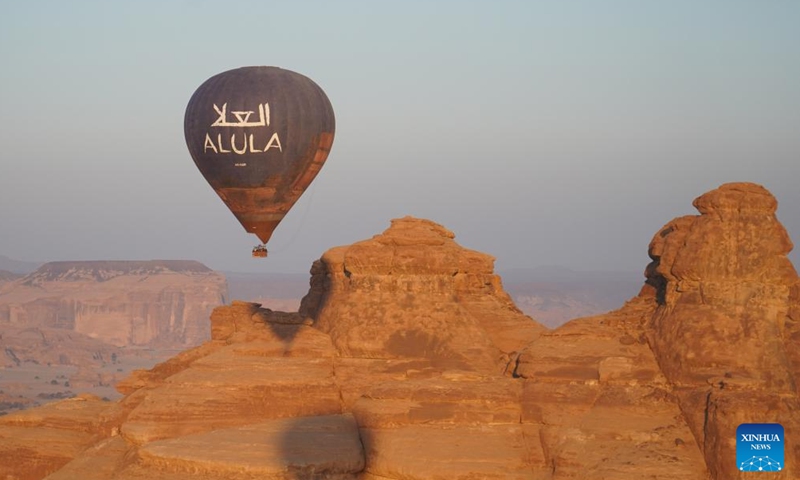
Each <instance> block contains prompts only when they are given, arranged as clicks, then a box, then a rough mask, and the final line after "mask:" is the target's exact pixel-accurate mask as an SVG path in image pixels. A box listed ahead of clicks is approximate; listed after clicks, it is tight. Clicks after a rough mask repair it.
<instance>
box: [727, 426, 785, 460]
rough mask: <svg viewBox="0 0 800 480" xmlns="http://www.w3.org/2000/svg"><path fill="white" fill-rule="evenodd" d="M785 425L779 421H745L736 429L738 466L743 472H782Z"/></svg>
mask: <svg viewBox="0 0 800 480" xmlns="http://www.w3.org/2000/svg"><path fill="white" fill-rule="evenodd" d="M784 440H785V439H784V438H783V426H782V425H781V424H779V423H743V424H741V425H739V428H737V429H736V468H738V469H739V471H742V472H780V471H781V470H783V468H784V467H785V466H786V465H785V464H784V463H783V458H784V457H783V443H784Z"/></svg>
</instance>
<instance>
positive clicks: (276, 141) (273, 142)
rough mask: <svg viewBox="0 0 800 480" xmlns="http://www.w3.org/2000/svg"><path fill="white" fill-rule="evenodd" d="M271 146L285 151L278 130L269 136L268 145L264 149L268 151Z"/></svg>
mask: <svg viewBox="0 0 800 480" xmlns="http://www.w3.org/2000/svg"><path fill="white" fill-rule="evenodd" d="M270 148H277V149H278V151H279V152H281V153H283V147H282V146H281V139H280V138H278V132H275V133H273V134H272V136H271V137H270V138H269V142H267V146H266V147H264V151H265V152H266V151H267V150H269V149H270Z"/></svg>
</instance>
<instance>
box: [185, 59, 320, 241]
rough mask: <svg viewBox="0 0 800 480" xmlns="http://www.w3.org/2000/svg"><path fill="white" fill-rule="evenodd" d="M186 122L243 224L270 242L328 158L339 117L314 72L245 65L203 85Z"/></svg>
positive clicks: (201, 160) (195, 152) (192, 148)
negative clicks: (304, 72)
mask: <svg viewBox="0 0 800 480" xmlns="http://www.w3.org/2000/svg"><path fill="white" fill-rule="evenodd" d="M183 126H184V134H185V136H186V145H187V146H188V147H189V152H190V153H191V155H192V159H194V163H195V164H196V165H197V168H198V169H199V170H200V172H201V173H202V174H203V176H204V177H205V179H206V180H207V181H208V183H209V184H211V187H212V188H213V189H214V191H215V192H217V194H218V195H219V196H220V198H221V199H222V201H223V202H225V204H226V205H227V206H228V208H229V209H230V210H231V212H232V213H233V214H234V215H235V216H236V218H237V219H238V220H239V222H240V223H241V224H242V226H244V228H245V230H247V231H248V232H250V233H254V234H255V235H256V236H258V238H259V239H261V241H262V242H263V243H267V241H269V238H270V236H272V232H273V230H275V228H276V227H277V226H278V224H279V223H280V221H281V220H282V219H283V217H284V216H285V215H286V213H287V212H288V211H289V209H290V208H291V207H292V205H294V204H295V202H297V200H298V199H299V198H300V196H301V195H302V194H303V192H304V191H305V189H306V188H307V187H308V185H309V184H310V183H311V181H312V180H314V177H316V176H317V173H319V170H320V169H321V168H322V165H323V164H324V163H325V160H326V159H327V157H328V153H329V152H330V148H331V145H332V144H333V136H334V130H335V121H334V116H333V108H332V107H331V104H330V102H329V101H328V97H327V96H326V95H325V92H323V91H322V89H321V88H320V87H319V86H318V85H317V84H316V83H314V82H313V81H312V80H311V79H309V78H307V77H305V76H303V75H300V74H299V73H295V72H292V71H290V70H285V69H281V68H278V67H242V68H238V69H235V70H229V71H227V72H223V73H220V74H218V75H215V76H213V77H211V78H209V79H208V80H206V81H205V82H204V83H203V84H202V85H200V87H199V88H198V89H197V91H195V92H194V95H192V98H191V99H190V100H189V104H188V105H187V107H186V115H185V117H184V123H183Z"/></svg>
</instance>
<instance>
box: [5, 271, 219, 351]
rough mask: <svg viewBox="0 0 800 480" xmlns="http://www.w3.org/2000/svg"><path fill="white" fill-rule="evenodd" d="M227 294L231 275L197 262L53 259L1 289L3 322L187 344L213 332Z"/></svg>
mask: <svg viewBox="0 0 800 480" xmlns="http://www.w3.org/2000/svg"><path fill="white" fill-rule="evenodd" d="M226 294H227V291H226V286H225V279H224V277H223V276H222V275H220V274H217V273H215V272H213V271H211V270H209V269H208V268H207V267H205V266H204V265H202V264H200V263H197V262H189V261H149V262H52V263H48V264H45V265H43V266H41V267H40V268H39V269H38V270H36V271H35V272H33V273H30V274H28V275H26V276H25V277H23V278H20V279H17V280H14V281H11V282H8V283H6V284H3V285H2V286H1V287H0V326H2V327H4V328H6V327H16V328H30V327H37V328H60V329H65V330H70V331H74V332H77V333H80V334H83V335H87V336H89V337H91V338H95V339H98V340H100V341H103V342H105V343H108V344H111V345H114V346H130V345H137V346H145V345H146V346H170V347H176V346H184V347H185V346H191V345H197V344H198V343H200V342H202V341H204V340H206V339H207V338H208V321H207V319H208V315H209V313H210V312H211V310H212V309H213V308H214V307H216V306H218V305H220V304H222V303H224V301H225V296H226Z"/></svg>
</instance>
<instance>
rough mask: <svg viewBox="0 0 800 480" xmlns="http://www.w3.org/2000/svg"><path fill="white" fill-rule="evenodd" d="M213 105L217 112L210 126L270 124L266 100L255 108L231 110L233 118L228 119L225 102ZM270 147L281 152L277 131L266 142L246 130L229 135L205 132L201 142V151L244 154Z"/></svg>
mask: <svg viewBox="0 0 800 480" xmlns="http://www.w3.org/2000/svg"><path fill="white" fill-rule="evenodd" d="M213 107H214V111H215V112H216V113H217V119H216V120H215V121H214V123H212V124H211V127H230V128H257V127H269V124H270V110H269V103H267V102H264V103H259V104H258V106H257V107H256V109H255V110H231V111H230V114H231V115H232V116H233V118H232V119H230V120H229V117H228V103H227V102H226V103H223V104H222V107H219V106H217V104H216V103H215V104H213ZM256 112H258V117H257V118H256V119H255V120H251V117H253V116H254V114H256ZM215 140H216V142H215ZM271 148H277V149H278V151H279V152H283V146H282V145H281V139H280V137H279V136H278V133H277V132H275V133H273V134H272V136H270V138H269V140H268V141H267V142H266V143H264V142H258V141H256V140H255V137H254V134H253V133H248V132H246V131H242V132H241V133H239V134H237V133H233V134H231V135H230V137H228V135H227V134H225V135H224V136H223V134H221V133H217V134H216V135H214V134H212V133H206V138H205V140H204V142H203V153H206V152H208V151H209V150H210V151H212V152H214V153H234V154H237V155H244V154H245V153H261V152H266V151H268V150H269V149H271Z"/></svg>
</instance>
